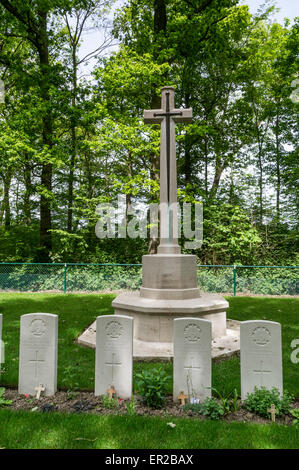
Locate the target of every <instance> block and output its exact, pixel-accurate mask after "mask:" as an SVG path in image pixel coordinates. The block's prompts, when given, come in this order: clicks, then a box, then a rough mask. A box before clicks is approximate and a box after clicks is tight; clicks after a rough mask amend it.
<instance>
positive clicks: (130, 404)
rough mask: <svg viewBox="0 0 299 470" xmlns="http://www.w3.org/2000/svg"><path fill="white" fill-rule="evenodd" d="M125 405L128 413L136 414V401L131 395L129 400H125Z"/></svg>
mask: <svg viewBox="0 0 299 470" xmlns="http://www.w3.org/2000/svg"><path fill="white" fill-rule="evenodd" d="M125 405H126V410H127V413H128V415H130V416H134V415H135V414H136V403H135V397H134V396H132V398H131V400H128V401H126V402H125Z"/></svg>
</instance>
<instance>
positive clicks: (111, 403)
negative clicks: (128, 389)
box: [101, 395, 119, 410]
mask: <svg viewBox="0 0 299 470" xmlns="http://www.w3.org/2000/svg"><path fill="white" fill-rule="evenodd" d="M101 398H102V405H103V406H104V408H108V409H109V410H113V409H115V408H118V407H119V401H118V399H117V398H113V397H112V398H110V397H108V396H107V395H102V397H101Z"/></svg>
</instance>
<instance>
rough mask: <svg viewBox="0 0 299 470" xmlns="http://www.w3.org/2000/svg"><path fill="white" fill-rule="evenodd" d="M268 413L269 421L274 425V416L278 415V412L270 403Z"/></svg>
mask: <svg viewBox="0 0 299 470" xmlns="http://www.w3.org/2000/svg"><path fill="white" fill-rule="evenodd" d="M267 411H268V413H270V414H271V420H272V422H273V423H275V415H276V414H278V410H277V409H276V408H275V405H274V404H273V403H272V405H271V408H269V409H268V410H267Z"/></svg>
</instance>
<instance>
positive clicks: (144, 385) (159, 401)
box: [135, 367, 170, 408]
mask: <svg viewBox="0 0 299 470" xmlns="http://www.w3.org/2000/svg"><path fill="white" fill-rule="evenodd" d="M135 378H136V385H137V389H138V392H139V393H140V395H141V396H142V398H143V402H144V403H145V404H146V405H147V406H150V407H151V408H162V406H163V405H164V403H165V394H166V390H167V384H168V382H169V380H170V376H169V375H167V374H166V372H165V370H163V369H162V368H161V367H159V368H156V369H152V370H151V371H146V370H144V371H142V372H141V373H140V374H136V376H135Z"/></svg>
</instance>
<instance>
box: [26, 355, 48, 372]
mask: <svg viewBox="0 0 299 470" xmlns="http://www.w3.org/2000/svg"><path fill="white" fill-rule="evenodd" d="M29 362H33V363H34V364H35V378H38V366H39V363H40V362H45V361H44V360H43V359H38V351H35V359H31V360H30V361H29Z"/></svg>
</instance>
